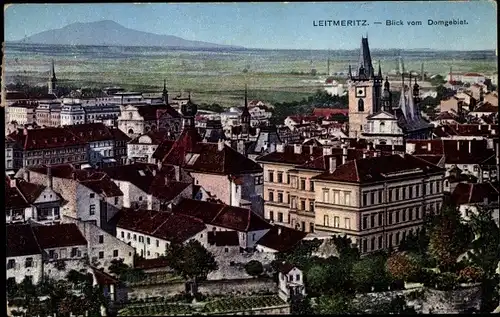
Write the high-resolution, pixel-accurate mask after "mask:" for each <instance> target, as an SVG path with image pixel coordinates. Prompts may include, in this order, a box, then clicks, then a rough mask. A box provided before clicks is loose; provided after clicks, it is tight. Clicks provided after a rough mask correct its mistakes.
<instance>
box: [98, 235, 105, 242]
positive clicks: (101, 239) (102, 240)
mask: <svg viewBox="0 0 500 317" xmlns="http://www.w3.org/2000/svg"><path fill="white" fill-rule="evenodd" d="M99 243H104V236H103V235H100V236H99Z"/></svg>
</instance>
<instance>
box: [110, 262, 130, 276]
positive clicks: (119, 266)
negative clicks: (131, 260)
mask: <svg viewBox="0 0 500 317" xmlns="http://www.w3.org/2000/svg"><path fill="white" fill-rule="evenodd" d="M127 269H129V266H128V265H127V264H125V263H123V259H113V260H111V265H110V266H109V268H108V270H109V272H110V273H111V274H114V275H116V276H118V277H119V276H120V275H121V274H123V273H124V272H125V271H126V270H127Z"/></svg>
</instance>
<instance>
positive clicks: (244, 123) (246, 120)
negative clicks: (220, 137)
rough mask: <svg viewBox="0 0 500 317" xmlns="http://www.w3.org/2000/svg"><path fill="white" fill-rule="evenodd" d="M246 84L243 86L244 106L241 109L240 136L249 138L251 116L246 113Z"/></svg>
mask: <svg viewBox="0 0 500 317" xmlns="http://www.w3.org/2000/svg"><path fill="white" fill-rule="evenodd" d="M247 92H248V91H247V84H245V106H244V107H243V112H242V113H241V134H243V135H245V136H247V137H248V136H249V134H250V119H251V115H250V112H249V111H248V96H247Z"/></svg>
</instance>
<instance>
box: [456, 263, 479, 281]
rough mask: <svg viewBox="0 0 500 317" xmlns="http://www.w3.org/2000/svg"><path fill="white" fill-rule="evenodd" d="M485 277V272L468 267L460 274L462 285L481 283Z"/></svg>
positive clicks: (459, 279) (459, 278)
mask: <svg viewBox="0 0 500 317" xmlns="http://www.w3.org/2000/svg"><path fill="white" fill-rule="evenodd" d="M483 276H484V271H483V270H482V269H480V268H478V267H474V266H468V267H465V268H463V269H462V270H460V272H459V273H458V281H459V282H460V283H474V282H478V281H480V280H481V279H482V278H483Z"/></svg>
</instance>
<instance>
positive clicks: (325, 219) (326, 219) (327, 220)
mask: <svg viewBox="0 0 500 317" xmlns="http://www.w3.org/2000/svg"><path fill="white" fill-rule="evenodd" d="M323 225H324V226H325V227H328V226H330V221H329V219H328V215H325V216H324V217H323Z"/></svg>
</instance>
